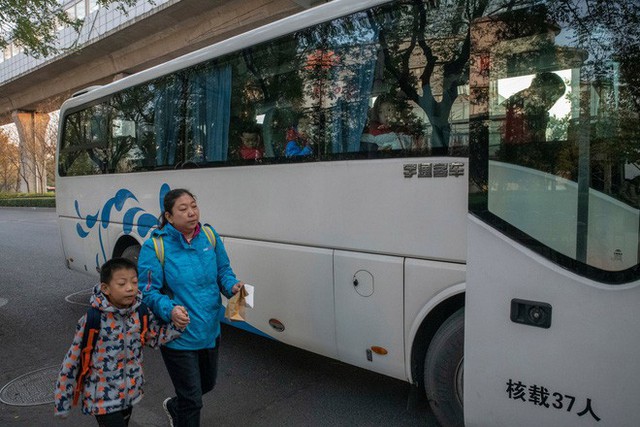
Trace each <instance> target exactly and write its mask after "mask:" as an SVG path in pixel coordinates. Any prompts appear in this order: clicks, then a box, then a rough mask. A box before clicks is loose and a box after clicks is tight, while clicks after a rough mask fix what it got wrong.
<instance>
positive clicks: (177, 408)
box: [160, 337, 220, 427]
mask: <svg viewBox="0 0 640 427" xmlns="http://www.w3.org/2000/svg"><path fill="white" fill-rule="evenodd" d="M219 344H220V338H219V337H218V339H217V340H216V346H215V348H208V349H203V350H174V349H171V348H168V347H165V346H162V347H161V348H160V350H161V352H162V359H163V360H164V364H165V366H166V367H167V371H168V372H169V377H171V382H172V383H173V386H174V388H175V391H176V397H174V398H172V399H171V400H170V401H169V402H168V404H167V407H168V409H169V412H170V413H171V415H172V416H173V425H174V426H175V427H197V426H199V425H200V410H201V409H202V395H204V394H205V393H207V392H209V391H211V390H213V387H214V386H215V385H216V378H217V376H218V346H219Z"/></svg>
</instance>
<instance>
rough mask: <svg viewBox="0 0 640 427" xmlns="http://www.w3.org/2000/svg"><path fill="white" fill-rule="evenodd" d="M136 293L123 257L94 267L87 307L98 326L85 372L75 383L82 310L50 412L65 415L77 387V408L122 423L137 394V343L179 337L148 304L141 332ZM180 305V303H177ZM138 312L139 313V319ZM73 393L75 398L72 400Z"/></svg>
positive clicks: (132, 271)
mask: <svg viewBox="0 0 640 427" xmlns="http://www.w3.org/2000/svg"><path fill="white" fill-rule="evenodd" d="M141 303H142V294H141V292H140V291H139V290H138V269H137V267H136V265H135V264H134V263H133V262H131V261H129V260H128V259H126V258H113V259H111V260H109V261H107V262H106V263H105V264H104V265H103V266H102V268H101V269H100V284H99V285H96V287H95V289H94V294H93V296H92V297H91V306H92V307H95V308H97V309H98V310H99V312H100V330H99V333H98V338H97V340H95V346H94V349H93V351H92V353H91V363H90V365H89V371H88V372H87V373H86V375H85V376H84V379H83V380H82V381H81V384H76V382H77V377H78V375H79V374H80V372H79V369H78V368H79V365H80V358H81V354H80V353H81V350H82V349H81V348H80V347H81V346H82V344H81V343H82V338H83V335H84V331H85V323H86V322H87V314H85V315H84V316H82V317H81V318H80V320H79V321H78V325H77V327H76V333H75V336H74V339H73V343H72V344H71V348H70V349H69V351H68V352H67V355H66V357H65V359H64V361H63V363H62V368H61V370H60V374H59V376H58V381H57V383H56V389H55V411H54V414H55V415H56V416H61V417H66V416H67V415H68V414H69V410H70V409H71V404H72V401H73V404H74V405H75V404H76V403H77V401H74V392H75V391H76V388H77V387H80V390H79V393H80V394H79V399H81V400H82V412H83V413H84V414H87V415H94V416H95V417H96V420H97V421H98V425H99V426H122V427H126V426H127V425H128V424H129V419H130V418H131V411H132V407H133V405H135V404H136V403H138V402H139V401H140V399H142V394H143V392H142V384H143V378H142V346H143V345H144V344H147V345H149V346H151V347H154V348H157V347H159V346H160V345H161V344H165V343H167V342H169V341H171V340H173V339H175V338H177V337H179V336H180V334H181V333H182V331H183V330H184V329H178V328H177V327H176V326H175V325H174V324H173V323H171V324H160V323H159V322H158V320H156V318H155V317H154V316H153V313H151V311H150V310H149V309H147V310H146V311H147V312H148V316H147V318H148V322H147V323H148V326H147V328H146V329H147V332H146V334H144V337H141V332H142V331H143V330H144V329H145V325H143V323H144V317H145V316H141V313H140V310H138V307H139V306H140V304H141ZM178 309H180V310H184V308H183V307H178ZM141 317H143V318H142V319H141ZM77 399H78V397H76V400H77Z"/></svg>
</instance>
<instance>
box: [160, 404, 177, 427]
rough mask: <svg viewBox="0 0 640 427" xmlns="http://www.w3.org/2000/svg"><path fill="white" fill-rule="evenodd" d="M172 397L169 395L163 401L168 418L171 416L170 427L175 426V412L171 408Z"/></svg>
mask: <svg viewBox="0 0 640 427" xmlns="http://www.w3.org/2000/svg"><path fill="white" fill-rule="evenodd" d="M171 399H172V397H167V398H166V399H165V400H164V401H163V402H162V407H163V408H164V412H165V413H166V414H167V418H169V426H170V427H174V425H175V424H174V423H173V420H174V418H173V414H172V413H171V410H170V409H169V401H170V400H171Z"/></svg>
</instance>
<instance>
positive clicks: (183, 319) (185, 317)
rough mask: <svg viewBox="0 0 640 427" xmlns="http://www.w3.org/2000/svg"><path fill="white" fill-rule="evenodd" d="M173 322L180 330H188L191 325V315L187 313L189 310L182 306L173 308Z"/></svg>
mask: <svg viewBox="0 0 640 427" xmlns="http://www.w3.org/2000/svg"><path fill="white" fill-rule="evenodd" d="M171 321H172V322H173V324H174V325H176V327H178V328H180V329H184V328H186V327H187V325H188V324H189V313H187V309H186V308H184V307H183V306H181V305H176V306H175V307H173V310H171Z"/></svg>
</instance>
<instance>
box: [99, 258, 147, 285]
mask: <svg viewBox="0 0 640 427" xmlns="http://www.w3.org/2000/svg"><path fill="white" fill-rule="evenodd" d="M118 270H134V271H135V272H136V275H137V274H138V266H137V265H136V264H135V263H134V262H133V261H131V260H130V259H128V258H111V259H110V260H109V261H107V262H105V263H104V264H102V267H100V282H101V283H109V282H110V281H111V278H112V277H113V273H114V272H115V271H118Z"/></svg>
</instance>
